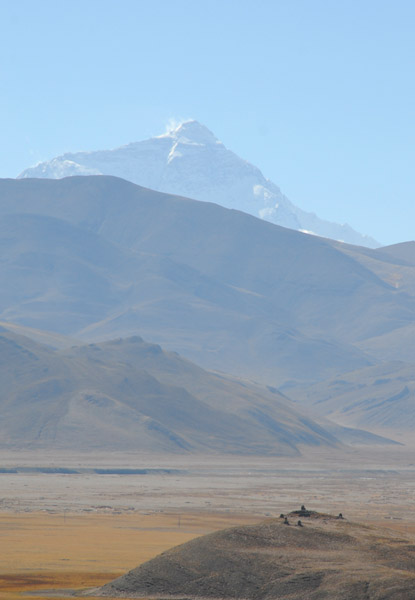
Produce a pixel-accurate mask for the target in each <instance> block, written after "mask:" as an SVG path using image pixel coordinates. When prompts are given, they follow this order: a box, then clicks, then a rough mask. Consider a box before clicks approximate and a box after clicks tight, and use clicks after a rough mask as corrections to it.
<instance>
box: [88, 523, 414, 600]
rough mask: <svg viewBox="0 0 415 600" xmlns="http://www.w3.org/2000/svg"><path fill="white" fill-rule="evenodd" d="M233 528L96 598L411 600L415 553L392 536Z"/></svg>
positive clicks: (331, 528) (347, 530)
mask: <svg viewBox="0 0 415 600" xmlns="http://www.w3.org/2000/svg"><path fill="white" fill-rule="evenodd" d="M289 520H290V521H291V523H292V524H291V525H289V526H287V525H285V524H284V520H283V519H272V520H271V519H270V520H267V521H264V522H263V523H261V524H259V525H253V526H245V527H235V528H232V529H226V530H223V531H220V532H216V533H213V534H210V535H206V536H203V537H200V538H198V539H195V540H192V541H190V542H188V543H186V544H183V545H181V546H177V547H176V548H173V549H171V550H169V551H167V552H164V553H163V554H161V555H159V556H158V557H156V558H154V559H153V560H150V561H149V562H147V563H144V564H143V565H141V566H139V567H138V568H136V569H134V570H132V571H130V572H129V573H127V574H126V575H124V576H123V577H120V578H118V579H116V580H115V581H113V582H111V583H109V584H107V585H105V586H103V587H102V588H100V589H98V590H93V591H92V592H90V593H91V594H93V595H94V596H96V595H99V596H112V597H114V596H119V597H130V598H131V597H137V598H140V597H145V598H166V599H167V598H217V599H219V598H221V599H227V598H232V599H236V598H238V599H252V600H261V599H278V600H323V599H324V600H327V599H330V600H413V598H414V590H415V545H413V544H412V543H411V542H410V541H409V540H407V539H402V538H399V537H398V536H396V535H395V534H394V533H392V532H390V531H389V532H386V531H384V530H380V529H376V528H375V527H368V526H365V525H361V524H356V523H349V522H347V521H346V520H342V519H336V518H333V517H330V516H329V515H321V514H318V513H312V515H311V516H310V517H309V518H307V517H306V518H303V519H302V522H303V525H302V526H301V527H300V526H298V525H296V523H297V521H298V514H294V513H292V514H291V515H289Z"/></svg>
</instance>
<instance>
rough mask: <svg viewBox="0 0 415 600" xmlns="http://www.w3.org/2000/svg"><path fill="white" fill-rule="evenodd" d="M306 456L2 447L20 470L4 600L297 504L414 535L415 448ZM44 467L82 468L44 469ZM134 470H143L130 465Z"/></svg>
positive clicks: (4, 568) (9, 512)
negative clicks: (109, 452) (100, 452)
mask: <svg viewBox="0 0 415 600" xmlns="http://www.w3.org/2000/svg"><path fill="white" fill-rule="evenodd" d="M306 455H307V456H306V457H305V458H290V459H289V458H275V457H273V458H270V457H267V458H257V457H256V458H252V457H249V458H247V457H243V458H242V457H209V458H206V457H204V458H202V457H198V458H197V457H192V458H186V457H178V456H176V457H171V456H170V457H166V456H160V457H154V456H153V457H150V456H149V457H145V456H137V455H121V454H120V455H111V456H106V457H103V456H102V455H96V456H94V455H88V456H85V455H83V456H80V455H78V456H76V455H71V456H68V455H64V454H61V455H59V453H58V454H56V453H55V454H54V456H53V457H51V456H50V455H47V454H43V455H42V454H41V453H31V454H27V453H1V455H0V469H1V470H4V471H7V470H9V471H13V470H14V471H16V472H14V473H13V472H0V490H1V491H0V536H1V540H2V543H1V548H2V552H1V556H0V600H12V599H16V598H18V597H21V595H22V593H23V592H27V591H30V592H32V594H31V597H33V598H44V597H46V596H47V597H48V598H53V597H55V596H52V595H49V594H47V593H46V592H45V591H40V590H48V589H49V590H50V589H55V590H56V589H66V588H70V589H77V588H87V587H93V586H97V585H102V584H103V583H105V582H106V581H110V580H111V579H114V578H115V577H117V576H119V575H121V574H122V573H124V572H125V571H127V570H129V569H131V568H133V567H136V566H137V565H138V564H140V563H141V562H144V561H145V560H148V559H149V558H151V557H153V556H155V555H156V554H158V553H160V552H162V551H163V550H166V549H167V548H170V547H172V546H174V545H176V544H179V543H182V542H185V541H188V540H189V539H191V538H193V537H195V536H198V535H203V534H205V533H208V532H210V531H214V530H217V529H222V528H224V527H229V526H233V525H236V524H245V523H256V522H258V521H260V520H262V519H264V518H267V517H270V516H273V517H275V516H279V514H280V513H285V512H289V511H290V510H292V509H295V508H299V506H300V505H301V504H303V503H304V504H305V505H306V506H307V507H308V508H311V509H313V510H317V511H321V512H329V513H333V514H338V513H339V512H342V513H343V515H344V516H345V517H346V518H347V519H349V520H355V521H360V522H370V523H371V524H377V525H381V526H383V527H388V528H393V529H395V530H397V531H399V532H401V533H405V534H406V535H408V536H410V537H412V538H413V539H414V540H415V506H414V503H413V497H414V492H415V477H414V475H415V452H413V451H412V450H411V449H408V448H407V447H405V448H395V449H392V450H390V449H388V450H387V452H385V451H384V450H383V449H382V453H380V450H379V449H377V450H374V449H366V450H365V451H363V450H355V451H353V452H349V453H348V454H347V455H345V454H342V453H340V452H331V453H327V452H325V453H324V452H320V451H319V450H315V451H313V452H310V451H307V453H306ZM45 467H47V468H49V469H51V468H55V469H56V468H58V467H59V468H61V469H62V468H64V469H67V470H73V471H79V472H78V473H51V472H49V473H44V472H41V471H42V470H43V471H44V470H45ZM28 469H32V471H31V472H29V473H28V472H27V470H28ZM96 469H101V470H103V469H106V472H107V473H108V471H110V472H112V473H114V472H115V471H117V470H118V471H120V470H122V471H121V472H122V473H124V474H97V473H96ZM128 469H129V470H128ZM134 469H135V470H137V469H147V474H132V471H133V470H134ZM22 471H23V472H22ZM128 473H130V474H128ZM56 597H57V596H56Z"/></svg>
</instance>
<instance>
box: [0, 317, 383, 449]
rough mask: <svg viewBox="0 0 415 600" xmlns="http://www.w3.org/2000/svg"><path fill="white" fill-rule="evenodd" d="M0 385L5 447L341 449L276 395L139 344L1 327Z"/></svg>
mask: <svg viewBox="0 0 415 600" xmlns="http://www.w3.org/2000/svg"><path fill="white" fill-rule="evenodd" d="M0 378H1V382H2V388H1V392H0V447H3V448H5V447H7V448H8V449H14V448H18V449H22V448H26V449H27V448H54V449H59V448H66V449H72V450H73V449H75V448H76V449H77V450H99V451H100V450H105V451H108V450H137V451H142V452H158V453H161V452H170V453H171V452H173V453H175V452H182V453H183V452H193V453H195V452H196V453H197V452H204V453H206V452H207V453H209V452H214V453H233V454H235V453H239V454H275V455H298V454H299V453H300V449H301V448H303V447H307V446H320V445H321V446H326V447H333V446H338V445H339V444H340V442H339V439H338V437H335V436H334V435H332V434H331V433H330V432H329V431H328V430H327V429H325V428H324V427H323V426H321V425H319V424H318V423H317V422H315V421H313V420H312V419H311V418H309V417H307V416H305V415H304V414H301V413H299V412H297V411H296V410H295V408H294V406H293V404H292V403H291V402H290V401H289V400H288V399H287V398H285V397H284V396H282V395H281V394H279V393H278V392H276V391H274V392H272V391H269V390H266V389H264V388H261V387H259V386H254V385H252V384H248V383H246V382H242V381H237V380H234V379H231V378H228V377H225V376H219V375H215V374H213V373H208V372H206V371H204V370H203V369H201V368H200V367H197V366H195V365H193V364H191V363H190V362H189V361H186V360H184V359H182V358H180V357H179V356H178V355H177V354H170V353H166V352H163V350H162V349H161V348H160V347H159V346H156V345H154V344H147V343H145V342H144V341H143V340H142V339H141V338H138V337H133V338H129V339H127V340H115V341H112V342H107V343H104V344H91V345H87V346H76V347H72V348H69V349H63V350H53V349H51V348H49V347H47V346H44V345H42V344H38V343H36V342H34V341H33V340H30V339H28V338H27V337H24V336H21V335H18V334H16V333H13V332H11V331H8V330H7V329H5V328H2V329H1V330H0ZM337 433H338V434H339V435H340V436H341V431H338V432H337ZM349 433H350V432H349ZM360 434H362V432H360ZM368 439H369V441H370V436H368ZM374 441H375V442H376V441H381V442H382V441H385V440H374Z"/></svg>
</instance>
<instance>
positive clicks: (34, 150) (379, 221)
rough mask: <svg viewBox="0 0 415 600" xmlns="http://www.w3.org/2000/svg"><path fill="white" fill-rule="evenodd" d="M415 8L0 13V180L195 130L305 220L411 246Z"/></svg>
mask: <svg viewBox="0 0 415 600" xmlns="http://www.w3.org/2000/svg"><path fill="white" fill-rule="evenodd" d="M414 29H415V2H414V1H413V0H388V1H383V0H332V1H329V0H308V1H305V0H262V1H261V0H255V1H253V0H220V1H216V0H189V1H185V0H145V1H144V0H99V1H97V0H83V1H82V2H81V1H79V0H68V1H67V2H63V1H56V0H53V1H49V0H38V1H36V2H35V1H33V0H30V1H27V0H17V1H16V0H13V1H11V0H0V65H1V66H0V69H1V71H0V103H1V105H0V106H1V113H0V114H1V117H0V119H1V122H0V131H1V140H2V144H1V152H0V177H15V176H16V175H18V173H19V172H20V171H22V170H23V169H24V168H26V167H28V166H31V165H33V164H35V163H36V162H38V161H40V160H46V159H50V158H52V157H53V156H56V155H58V154H61V153H63V152H65V151H77V150H93V149H104V148H111V147H116V146H119V145H122V144H125V143H128V142H132V141H138V140H141V139H144V138H146V137H150V136H152V135H157V134H160V133H162V132H163V130H164V129H165V126H166V124H167V122H168V121H169V119H178V120H179V119H186V118H194V119H197V120H199V121H200V122H202V123H203V124H204V125H206V126H207V127H209V129H211V130H212V131H213V132H214V133H215V134H216V136H217V137H218V138H219V139H221V140H222V141H223V143H224V144H225V145H226V146H227V147H228V148H230V149H231V150H233V151H234V152H236V153H237V154H239V155H240V156H242V157H243V158H245V159H247V160H249V161H250V162H252V163H254V164H255V165H256V166H258V167H259V168H260V169H261V170H262V172H263V173H264V175H265V176H266V177H268V178H270V179H272V180H273V181H274V182H275V183H276V184H278V185H279V186H280V187H281V189H282V191H283V192H284V193H285V194H286V195H287V196H288V197H289V198H290V200H292V201H293V202H294V203H295V204H297V205H298V206H300V207H301V208H303V209H305V210H308V211H313V212H316V213H317V214H318V215H319V216H320V217H322V218H326V219H330V220H334V221H338V222H348V223H349V224H350V225H352V226H353V227H354V228H356V229H358V230H360V231H361V232H363V233H367V234H370V235H372V236H373V237H375V238H377V239H378V240H379V241H381V242H384V243H395V242H399V241H404V240H409V239H414V237H415V235H414V224H415V202H414V199H415V195H414V190H415V169H414V162H415V161H414V158H415V148H414V133H415V125H414V123H415V119H414V116H415V115H414V113H415V83H414V80H415V64H414V63H415V61H414V59H415V36H414Z"/></svg>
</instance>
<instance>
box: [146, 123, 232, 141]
mask: <svg viewBox="0 0 415 600" xmlns="http://www.w3.org/2000/svg"><path fill="white" fill-rule="evenodd" d="M157 137H158V138H171V139H172V140H176V141H177V142H180V143H184V144H185V143H190V144H203V145H207V144H221V142H220V141H219V140H218V139H217V137H216V136H215V135H214V134H213V133H212V132H211V131H210V129H208V128H207V127H205V126H204V125H201V124H200V123H199V122H198V121H194V120H191V121H184V122H183V123H180V125H178V126H177V127H175V128H174V129H171V130H169V131H168V132H167V133H164V134H162V135H160V136H157ZM156 139H157V138H156Z"/></svg>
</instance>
